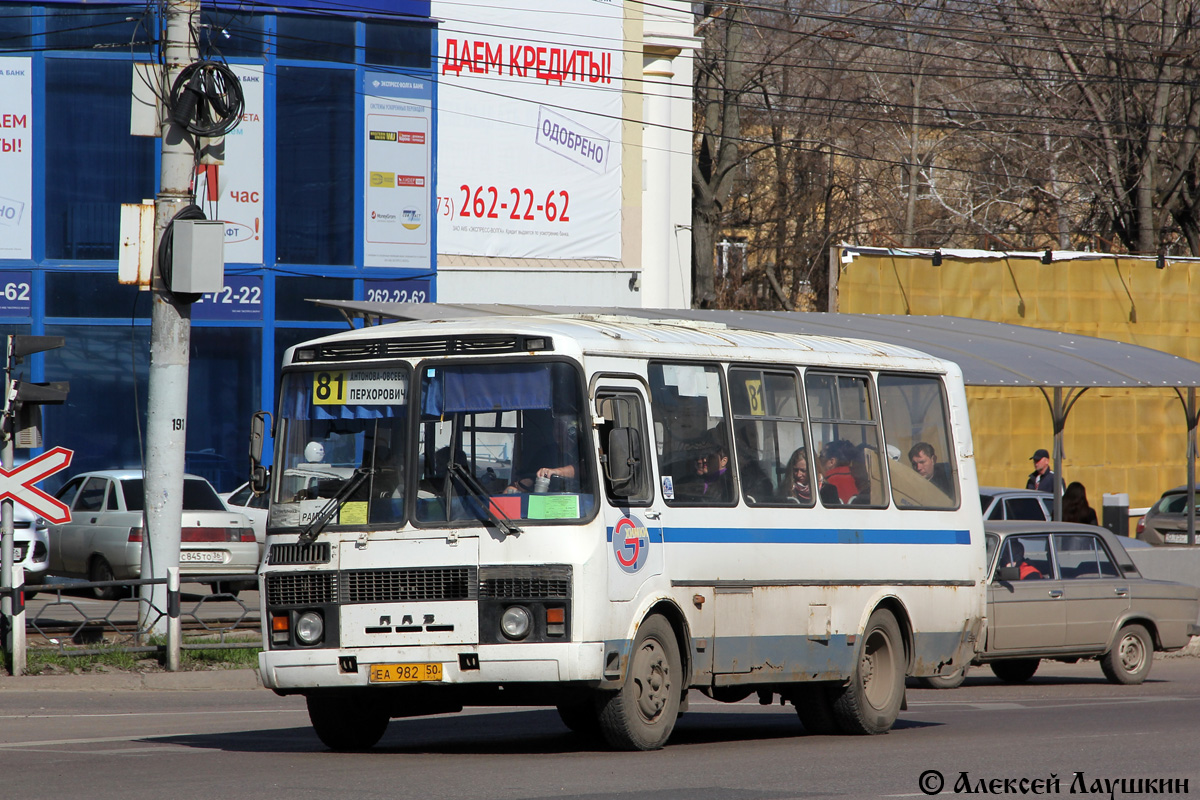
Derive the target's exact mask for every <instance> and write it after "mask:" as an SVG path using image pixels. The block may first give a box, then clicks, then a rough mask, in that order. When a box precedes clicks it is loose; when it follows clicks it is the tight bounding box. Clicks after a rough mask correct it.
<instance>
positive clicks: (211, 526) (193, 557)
mask: <svg viewBox="0 0 1200 800" xmlns="http://www.w3.org/2000/svg"><path fill="white" fill-rule="evenodd" d="M144 491H145V490H144V487H143V484H142V472H141V471H140V470H101V471H98V472H85V473H83V474H81V475H76V476H75V477H73V478H71V479H70V480H69V481H67V483H66V484H65V485H64V486H63V487H62V488H61V489H59V491H58V494H57V497H58V499H59V500H60V501H62V502H63V503H64V504H66V505H67V506H68V507H69V508H70V509H71V520H70V521H69V522H66V523H64V524H62V525H54V526H52V527H51V528H50V531H49V535H50V564H49V569H48V571H49V572H50V573H51V574H53V575H58V576H61V577H67V578H84V579H87V580H90V581H110V580H125V579H130V578H137V577H139V576H140V575H141V567H142V546H143V543H144V541H145V536H144V532H145V525H146V522H145V516H144V514H143V505H144V503H143V497H144ZM180 540H181V541H180V551H179V571H180V574H181V575H231V576H232V575H254V574H255V573H256V572H257V571H258V564H259V545H258V542H257V540H256V539H255V535H254V530H253V528H252V527H251V524H250V520H249V519H247V518H246V515H244V514H240V513H237V512H234V511H230V510H229V509H228V508H226V507H225V504H224V503H223V502H222V501H221V498H220V497H218V496H217V493H216V491H215V490H214V489H213V487H212V485H211V484H209V483H208V481H206V480H204V479H203V478H200V477H197V476H195V475H186V476H184V481H183V526H182V529H181V531H180ZM96 591H97V594H98V595H100V596H102V597H104V598H105V599H114V598H115V597H116V596H117V595H118V587H103V588H97V590H96Z"/></svg>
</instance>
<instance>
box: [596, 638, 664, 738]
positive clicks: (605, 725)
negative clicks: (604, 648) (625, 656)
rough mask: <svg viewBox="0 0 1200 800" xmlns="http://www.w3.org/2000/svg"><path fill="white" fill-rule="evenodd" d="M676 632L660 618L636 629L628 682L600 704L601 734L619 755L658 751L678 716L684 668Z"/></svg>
mask: <svg viewBox="0 0 1200 800" xmlns="http://www.w3.org/2000/svg"><path fill="white" fill-rule="evenodd" d="M681 664H682V661H681V659H680V656H679V643H678V641H677V640H676V639H675V631H674V629H673V628H672V627H671V624H670V623H669V622H667V620H666V619H665V618H663V617H662V616H659V615H657V614H655V615H652V616H649V617H647V618H646V619H645V620H644V621H643V622H642V624H641V626H640V627H639V628H638V633H637V637H636V638H635V639H634V642H633V649H632V650H631V651H630V654H629V666H628V667H627V668H626V670H625V683H624V685H623V686H621V688H620V689H619V690H617V691H615V692H611V693H608V694H607V695H606V696H604V697H602V698H601V699H600V701H599V712H600V713H599V723H600V732H601V733H602V734H603V735H604V739H605V741H607V742H608V744H609V746H611V747H613V748H616V749H618V750H658V749H659V748H661V747H662V746H663V745H664V744H666V743H667V739H669V738H670V736H671V731H672V730H674V729H675V720H676V718H677V717H678V716H679V700H680V697H681V696H682V691H683V683H682V681H683V667H682V666H681Z"/></svg>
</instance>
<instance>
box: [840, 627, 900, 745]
mask: <svg viewBox="0 0 1200 800" xmlns="http://www.w3.org/2000/svg"><path fill="white" fill-rule="evenodd" d="M905 664H906V660H905V657H904V640H903V638H902V637H901V634H900V625H899V624H898V623H897V622H896V618H895V617H894V616H892V612H890V611H888V610H887V609H883V608H879V609H876V610H875V612H874V613H873V614H871V618H870V619H869V620H867V630H866V632H865V633H864V634H863V642H862V649H861V650H860V651H859V655H858V663H857V664H856V665H855V668H854V674H853V675H851V676H850V684H849V685H848V686H846V687H845V688H844V689H843V690H842V692H841V695H840V696H839V697H837V698H836V699H835V700H834V701H833V715H834V719H835V720H837V726H838V729H839V730H841V731H842V732H843V733H851V734H872V735H873V734H877V733H887V732H888V731H889V730H891V727H892V725H893V724H895V722H896V717H898V716H900V706H901V704H902V703H903V702H904V673H905V672H906V669H905Z"/></svg>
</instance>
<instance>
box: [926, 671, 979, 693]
mask: <svg viewBox="0 0 1200 800" xmlns="http://www.w3.org/2000/svg"><path fill="white" fill-rule="evenodd" d="M968 669H970V667H963V668H962V669H960V670H958V671H957V672H952V673H951V674H949V675H930V676H929V677H927V678H917V685H918V686H921V687H922V688H924V689H957V688H958V687H959V686H962V685H963V681H965V680H966V679H967V670H968Z"/></svg>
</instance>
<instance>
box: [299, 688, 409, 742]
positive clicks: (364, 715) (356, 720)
mask: <svg viewBox="0 0 1200 800" xmlns="http://www.w3.org/2000/svg"><path fill="white" fill-rule="evenodd" d="M305 699H306V700H307V702H308V719H309V721H311V722H312V726H313V730H314V731H316V734H317V738H319V739H320V740H321V741H322V742H323V743H324V744H325V746H326V747H328V748H329V749H330V750H336V751H338V752H345V751H352V750H370V749H371V748H372V747H374V746H375V745H376V743H378V742H379V740H380V739H381V738H382V737H383V732H384V731H386V730H387V726H388V722H390V721H391V720H390V717H388V715H387V712H385V711H381V710H380V709H379V705H378V703H368V702H365V701H364V700H363V699H360V698H350V697H307V698H305Z"/></svg>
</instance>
